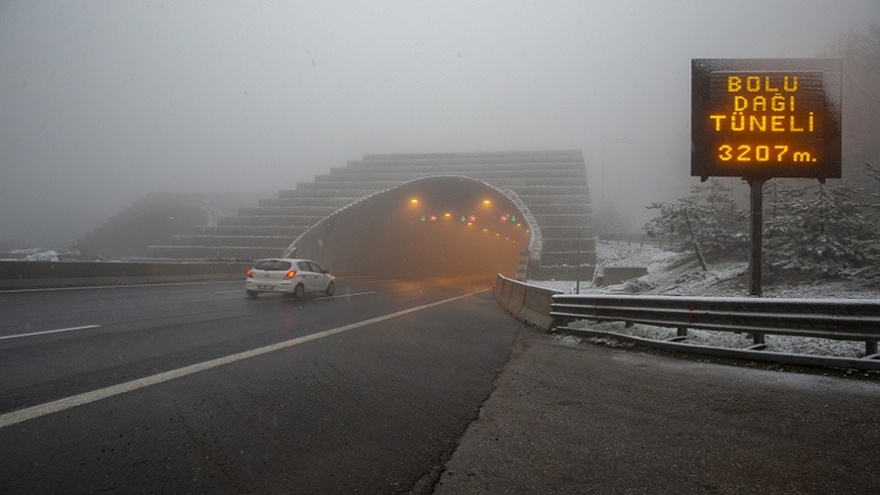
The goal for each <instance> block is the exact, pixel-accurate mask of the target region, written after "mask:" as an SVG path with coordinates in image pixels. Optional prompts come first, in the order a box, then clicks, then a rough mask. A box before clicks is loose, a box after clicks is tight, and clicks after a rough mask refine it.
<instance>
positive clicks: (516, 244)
mask: <svg viewBox="0 0 880 495" xmlns="http://www.w3.org/2000/svg"><path fill="white" fill-rule="evenodd" d="M526 218H527V215H525V214H524V212H523V211H521V209H520V208H519V207H517V206H516V203H515V202H514V201H513V200H512V199H511V198H510V197H508V195H507V194H505V193H504V192H503V191H501V190H500V189H498V188H496V187H494V186H492V185H489V184H487V183H485V182H482V181H479V180H476V179H472V178H469V177H463V176H437V177H426V178H421V179H416V180H413V181H410V182H407V183H405V184H402V185H400V186H397V187H394V188H391V189H388V190H385V191H382V192H380V193H376V194H373V195H371V196H368V197H366V198H362V199H360V200H358V201H355V202H354V203H352V204H351V205H349V206H347V207H345V208H342V209H340V210H338V211H336V212H335V213H333V214H332V215H330V216H328V217H327V218H325V219H324V220H322V221H321V222H318V223H317V224H316V225H314V226H313V227H311V228H310V229H309V230H308V231H306V232H305V233H303V234H302V235H301V236H299V237H298V238H297V239H296V240H295V241H294V243H293V244H292V245H291V248H295V249H296V255H297V256H299V257H304V258H311V259H314V260H315V261H317V262H318V263H321V264H322V265H325V266H326V267H327V268H329V269H331V270H332V271H335V272H345V273H357V274H371V275H376V274H380V275H388V276H392V277H413V278H422V277H437V276H461V275H478V276H483V275H486V276H494V275H495V274H496V273H502V274H505V275H508V276H511V277H512V276H514V274H515V273H516V269H517V264H518V261H519V258H520V254H521V253H522V252H523V251H526V250H527V249H528V246H529V241H530V239H531V235H532V234H531V233H532V231H533V229H532V228H531V226H530V225H529V224H528V223H527V221H526ZM288 251H291V249H289V250H288Z"/></svg>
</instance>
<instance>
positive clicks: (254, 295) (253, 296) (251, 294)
mask: <svg viewBox="0 0 880 495" xmlns="http://www.w3.org/2000/svg"><path fill="white" fill-rule="evenodd" d="M245 292H247V295H248V297H249V298H251V299H256V298H257V296H259V295H260V293H259V292H257V291H255V290H249V291H245Z"/></svg>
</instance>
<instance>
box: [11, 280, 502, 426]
mask: <svg viewBox="0 0 880 495" xmlns="http://www.w3.org/2000/svg"><path fill="white" fill-rule="evenodd" d="M486 290H488V289H484V290H479V291H476V292H471V293H469V294H464V295H462V296H456V297H452V298H449V299H444V300H442V301H437V302H433V303H429V304H425V305H422V306H417V307H415V308H409V309H404V310H402V311H398V312H396V313H390V314H387V315H384V316H377V317H376V318H370V319H369V320H363V321H359V322H357V323H352V324H350V325H344V326H341V327H336V328H331V329H329V330H324V331H321V332H318V333H313V334H311V335H305V336H303V337H297V338H295V339H290V340H286V341H284V342H279V343H277V344H272V345H267V346H265V347H259V348H257V349H251V350H250V351H244V352H240V353H237V354H232V355H229V356H225V357H222V358H217V359H212V360H210V361H205V362H202V363H196V364H193V365H190V366H184V367H183V368H178V369H176V370H171V371H166V372H164V373H159V374H156V375H152V376H147V377H144V378H139V379H137V380H132V381H129V382H125V383H120V384H118V385H111V386H109V387H105V388H101V389H98V390H93V391H91V392H85V393H82V394H79V395H74V396H72V397H66V398H64V399H59V400H56V401H52V402H47V403H45V404H40V405H38V406H32V407H28V408H25V409H21V410H19V411H13V412H11V413H6V414H2V415H0V428H6V427H7V426H12V425H14V424H18V423H21V422H24V421H28V420H31V419H36V418H39V417H42V416H46V415H49V414H53V413H58V412H61V411H65V410H67V409H70V408H73V407H77V406H82V405H86V404H90V403H92V402H97V401H99V400H102V399H108V398H110V397H113V396H115V395H119V394H124V393H126V392H131V391H134V390H138V389H141V388H144V387H149V386H151V385H158V384H160V383H164V382H167V381H169V380H174V379H175V378H182V377H185V376H188V375H192V374H194V373H199V372H201V371H207V370H210V369H213V368H217V367H219V366H223V365H226V364H232V363H235V362H237V361H242V360H244V359H250V358H252V357H257V356H261V355H263V354H268V353H270V352H275V351H280V350H282V349H287V348H288V347H293V346H297V345H300V344H305V343H306V342H311V341H312V340H318V339H323V338H325V337H330V336H331V335H336V334H338V333H343V332H348V331H350V330H355V329H358V328H361V327H365V326H367V325H372V324H374V323H380V322H383V321H386V320H390V319H392V318H397V317H399V316H404V315H408V314H410V313H415V312H416V311H421V310H423V309H428V308H432V307H434V306H440V305H442V304H447V303H450V302H453V301H458V300H459V299H464V298H467V297H471V296H473V295H474V294H479V293H480V292H485V291H486Z"/></svg>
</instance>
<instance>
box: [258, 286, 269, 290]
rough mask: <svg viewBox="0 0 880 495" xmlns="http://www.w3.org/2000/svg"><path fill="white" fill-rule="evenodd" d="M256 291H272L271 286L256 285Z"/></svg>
mask: <svg viewBox="0 0 880 495" xmlns="http://www.w3.org/2000/svg"><path fill="white" fill-rule="evenodd" d="M257 290H272V286H271V285H258V286H257Z"/></svg>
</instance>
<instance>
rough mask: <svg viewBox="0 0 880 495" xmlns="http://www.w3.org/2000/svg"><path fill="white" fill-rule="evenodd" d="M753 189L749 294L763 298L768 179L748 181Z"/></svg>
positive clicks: (751, 196) (751, 194) (750, 199)
mask: <svg viewBox="0 0 880 495" xmlns="http://www.w3.org/2000/svg"><path fill="white" fill-rule="evenodd" d="M746 180H747V181H748V183H749V186H750V187H751V193H750V198H749V202H750V204H751V210H752V211H751V234H752V235H751V252H750V253H749V273H750V276H751V288H750V290H749V294H750V295H752V296H756V297H761V292H762V291H761V264H762V243H763V237H764V183H765V182H767V178H765V177H761V178H754V179H746Z"/></svg>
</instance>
